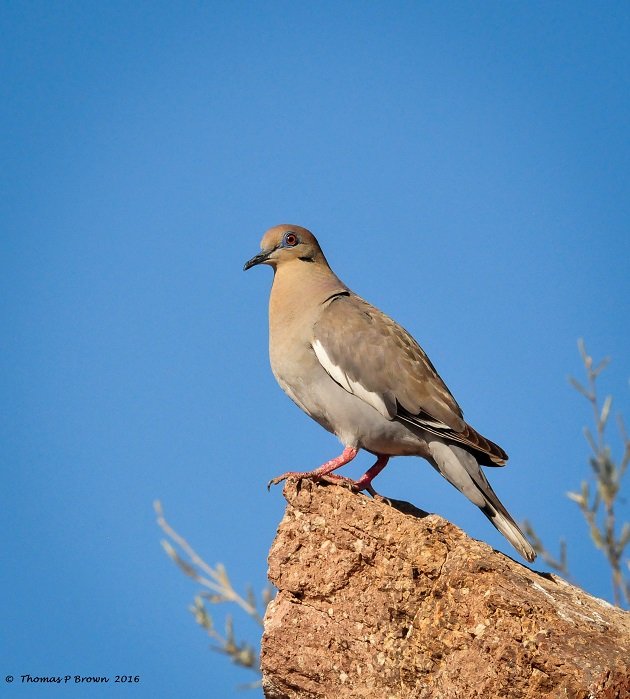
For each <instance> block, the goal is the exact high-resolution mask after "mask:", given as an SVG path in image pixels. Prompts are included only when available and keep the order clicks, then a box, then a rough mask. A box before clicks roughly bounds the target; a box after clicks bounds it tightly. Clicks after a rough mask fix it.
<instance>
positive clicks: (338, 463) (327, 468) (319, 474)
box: [267, 447, 359, 490]
mask: <svg viewBox="0 0 630 699" xmlns="http://www.w3.org/2000/svg"><path fill="white" fill-rule="evenodd" d="M358 453H359V450H358V449H357V448H355V447H346V448H345V449H344V450H343V453H342V454H341V455H340V456H337V457H336V458H335V459H331V460H330V461H327V462H326V463H325V464H323V465H322V466H320V467H319V468H316V469H315V470H313V471H306V472H305V473H300V471H287V472H286V473H283V474H282V475H281V476H276V477H275V478H272V479H271V480H270V481H269V483H267V490H269V488H271V486H272V485H277V484H278V483H282V481H285V480H286V479H287V478H298V479H302V478H311V479H312V480H315V481H317V480H320V479H321V478H323V477H325V476H328V475H329V474H331V473H332V472H333V471H335V470H336V469H338V468H341V467H342V466H345V465H346V464H347V463H350V461H352V459H354V457H355V456H356V455H357V454H358Z"/></svg>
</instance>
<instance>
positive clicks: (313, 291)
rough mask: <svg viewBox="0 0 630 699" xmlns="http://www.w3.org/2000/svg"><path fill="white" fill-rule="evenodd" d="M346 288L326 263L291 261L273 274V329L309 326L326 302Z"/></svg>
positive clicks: (271, 307)
mask: <svg viewBox="0 0 630 699" xmlns="http://www.w3.org/2000/svg"><path fill="white" fill-rule="evenodd" d="M347 290H348V287H347V286H346V285H345V284H344V283H343V282H342V281H341V280H340V279H339V278H338V277H337V276H336V275H335V274H334V272H333V271H332V270H331V269H330V267H329V266H328V265H327V264H326V263H325V262H305V261H303V260H298V259H296V260H291V261H290V262H286V263H285V264H282V265H279V266H278V268H277V269H276V271H275V273H274V278H273V285H272V287H271V296H270V298H269V321H270V326H271V329H272V330H273V329H274V326H276V327H277V326H278V325H284V324H294V323H296V322H298V323H299V322H300V320H301V321H303V322H305V323H308V322H312V321H313V320H314V316H315V315H316V314H317V313H318V311H319V309H320V306H321V304H322V303H324V301H326V299H328V298H330V297H331V296H332V295H333V294H336V293H338V292H342V291H347Z"/></svg>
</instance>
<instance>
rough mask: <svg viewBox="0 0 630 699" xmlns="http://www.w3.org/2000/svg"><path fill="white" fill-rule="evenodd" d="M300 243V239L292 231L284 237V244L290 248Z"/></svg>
mask: <svg viewBox="0 0 630 699" xmlns="http://www.w3.org/2000/svg"><path fill="white" fill-rule="evenodd" d="M299 242H300V241H299V240H298V237H297V235H296V234H295V233H293V232H292V231H289V232H288V233H287V234H286V235H285V236H284V244H285V245H286V246H287V247H288V248H293V247H295V246H296V245H297V244H298V243H299Z"/></svg>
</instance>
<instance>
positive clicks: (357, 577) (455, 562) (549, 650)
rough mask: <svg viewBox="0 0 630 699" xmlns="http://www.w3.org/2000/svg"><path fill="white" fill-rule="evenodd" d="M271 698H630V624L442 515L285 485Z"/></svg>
mask: <svg viewBox="0 0 630 699" xmlns="http://www.w3.org/2000/svg"><path fill="white" fill-rule="evenodd" d="M284 495H285V497H286V499H287V502H288V506H287V510H286V513H285V516H284V518H283V520H282V522H281V523H280V526H279V528H278V533H277V536H276V539H275V541H274V543H273V546H272V548H271V551H270V553H269V578H270V580H271V582H272V583H273V584H274V585H275V586H276V587H277V588H278V591H279V592H278V595H277V597H276V599H275V600H274V601H273V602H272V603H271V604H270V605H269V607H268V610H267V614H266V617H265V631H264V635H263V641H262V670H263V687H264V691H265V696H266V697H268V698H269V699H281V698H282V699H284V698H285V697H286V698H291V699H294V698H295V699H297V698H300V699H315V698H319V697H334V698H335V699H344V698H345V697H357V698H358V697H366V698H369V699H380V698H381V697H382V698H383V699H385V698H386V699H416V698H417V699H430V698H435V699H437V698H438V697H439V699H471V698H473V697H483V698H484V699H489V698H493V697H505V698H506V699H507V698H509V699H512V698H515V699H516V698H519V699H521V698H522V699H526V698H527V699H530V698H531V699H534V698H536V699H540V698H542V697H558V698H559V697H562V698H563V699H613V698H615V699H629V698H630V613H628V612H623V611H621V610H620V609H617V608H615V607H613V606H611V605H610V604H608V603H607V602H604V601H602V600H599V599H596V598H594V597H591V596H590V595H588V594H587V593H585V592H584V591H583V590H580V589H579V588H577V587H574V586H573V585H570V584H569V583H567V582H565V581H564V580H562V579H561V578H559V577H557V576H555V575H549V574H546V573H537V572H535V571H533V570H530V569H529V568H527V567H525V566H524V565H522V564H520V563H517V562H516V561H513V560H512V559H511V558H509V557H508V556H505V555H504V554H502V553H498V552H497V551H494V550H493V549H492V548H491V547H490V546H488V545H487V544H484V543H482V542H479V541H475V540H474V539H471V538H469V537H468V536H467V535H466V534H464V532H462V531H461V530H460V529H458V528H457V527H455V526H454V525H452V524H450V523H449V522H447V521H446V520H444V519H442V518H441V517H438V516H437V515H428V514H426V513H424V512H421V511H419V510H416V509H415V508H413V507H412V506H411V505H409V504H407V503H401V502H394V503H393V504H392V506H389V505H387V504H385V503H382V502H379V501H375V500H372V499H370V498H368V497H364V496H362V495H356V494H353V493H351V492H350V491H348V490H347V489H345V488H342V487H339V486H322V485H317V484H314V483H312V482H310V481H302V482H301V483H299V484H298V483H296V482H295V481H289V482H288V483H287V485H286V486H285V489H284Z"/></svg>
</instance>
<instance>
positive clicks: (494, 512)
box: [429, 440, 536, 562]
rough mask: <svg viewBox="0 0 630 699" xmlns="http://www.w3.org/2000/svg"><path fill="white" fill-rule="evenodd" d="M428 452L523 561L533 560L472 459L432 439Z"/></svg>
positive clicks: (448, 478) (528, 549) (460, 448)
mask: <svg viewBox="0 0 630 699" xmlns="http://www.w3.org/2000/svg"><path fill="white" fill-rule="evenodd" d="M429 451H430V452H431V456H432V457H433V466H434V467H435V468H436V469H437V471H439V473H440V474H441V475H442V476H444V478H446V480H447V481H449V483H451V484H452V485H454V486H455V487H456V488H457V489H458V490H459V491H461V492H462V493H463V494H464V495H465V496H466V497H467V498H468V499H469V500H470V501H471V502H473V503H474V504H475V505H477V507H478V508H479V509H480V510H481V511H482V512H483V513H484V515H485V516H486V517H487V518H488V519H489V520H490V522H491V524H492V525H493V526H494V527H496V528H497V529H498V530H499V531H500V532H501V534H503V536H504V537H505V538H506V539H507V540H508V541H509V542H510V544H512V546H513V547H514V548H515V549H516V550H517V551H518V552H519V553H520V554H521V556H523V558H525V559H526V560H527V561H530V562H531V561H533V560H534V559H535V558H536V552H535V551H534V549H533V547H532V545H531V544H530V543H529V541H527V539H526V538H525V535H524V534H523V532H522V531H521V530H520V529H519V528H518V525H517V524H516V522H515V521H514V520H513V519H512V517H511V516H510V513H509V512H508V511H507V510H506V509H505V507H504V506H503V504H502V503H501V501H500V500H499V498H498V497H497V495H496V493H495V492H494V490H492V487H491V485H490V483H488V481H487V479H486V477H485V476H484V474H483V473H482V471H481V468H480V466H479V464H478V462H477V460H476V459H475V457H474V456H473V455H472V454H471V453H470V452H468V451H466V450H465V449H463V448H462V447H460V446H458V445H455V444H447V443H446V442H443V441H442V440H431V441H430V442H429Z"/></svg>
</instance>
